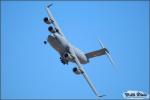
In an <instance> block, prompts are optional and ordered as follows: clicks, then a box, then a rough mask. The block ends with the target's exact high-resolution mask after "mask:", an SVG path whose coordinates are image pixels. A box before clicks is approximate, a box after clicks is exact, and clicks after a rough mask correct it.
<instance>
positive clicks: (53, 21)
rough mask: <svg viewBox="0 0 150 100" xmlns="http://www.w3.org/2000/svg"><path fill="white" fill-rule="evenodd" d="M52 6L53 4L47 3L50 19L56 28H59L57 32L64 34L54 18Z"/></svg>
mask: <svg viewBox="0 0 150 100" xmlns="http://www.w3.org/2000/svg"><path fill="white" fill-rule="evenodd" d="M50 6H52V4H50V5H47V6H46V7H45V8H46V11H47V13H48V16H49V18H50V19H49V20H50V21H51V22H52V24H53V25H54V27H55V29H56V30H57V33H59V34H61V35H62V36H63V35H64V34H63V33H62V31H61V29H60V27H59V26H58V24H57V22H56V20H55V19H54V17H53V15H52V13H51V11H50V9H49V7H50Z"/></svg>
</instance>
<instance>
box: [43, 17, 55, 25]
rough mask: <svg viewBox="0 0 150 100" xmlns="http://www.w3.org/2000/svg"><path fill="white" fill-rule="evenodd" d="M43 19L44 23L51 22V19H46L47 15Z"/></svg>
mask: <svg viewBox="0 0 150 100" xmlns="http://www.w3.org/2000/svg"><path fill="white" fill-rule="evenodd" d="M43 20H44V22H45V23H46V24H51V23H52V22H53V21H52V20H50V19H48V18H47V17H45V18H44V19H43Z"/></svg>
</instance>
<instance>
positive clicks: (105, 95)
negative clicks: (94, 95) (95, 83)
mask: <svg viewBox="0 0 150 100" xmlns="http://www.w3.org/2000/svg"><path fill="white" fill-rule="evenodd" d="M104 96H106V95H99V96H98V97H104Z"/></svg>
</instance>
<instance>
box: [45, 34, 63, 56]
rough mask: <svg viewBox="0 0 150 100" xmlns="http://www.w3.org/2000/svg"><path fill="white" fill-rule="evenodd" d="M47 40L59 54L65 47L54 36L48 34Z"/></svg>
mask: <svg viewBox="0 0 150 100" xmlns="http://www.w3.org/2000/svg"><path fill="white" fill-rule="evenodd" d="M48 42H49V44H50V45H51V46H52V47H53V48H54V49H55V50H56V51H58V52H59V53H60V54H61V53H63V52H64V51H65V48H64V47H63V46H62V45H61V44H60V43H59V41H57V40H56V38H55V37H54V36H51V35H49V36H48Z"/></svg>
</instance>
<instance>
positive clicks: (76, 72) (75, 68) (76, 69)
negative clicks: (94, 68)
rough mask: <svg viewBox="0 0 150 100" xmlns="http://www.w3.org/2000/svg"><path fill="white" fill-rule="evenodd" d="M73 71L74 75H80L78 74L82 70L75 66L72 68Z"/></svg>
mask: <svg viewBox="0 0 150 100" xmlns="http://www.w3.org/2000/svg"><path fill="white" fill-rule="evenodd" d="M73 72H74V73H75V74H76V75H80V74H82V73H83V71H82V70H81V69H79V68H77V67H74V68H73Z"/></svg>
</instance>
